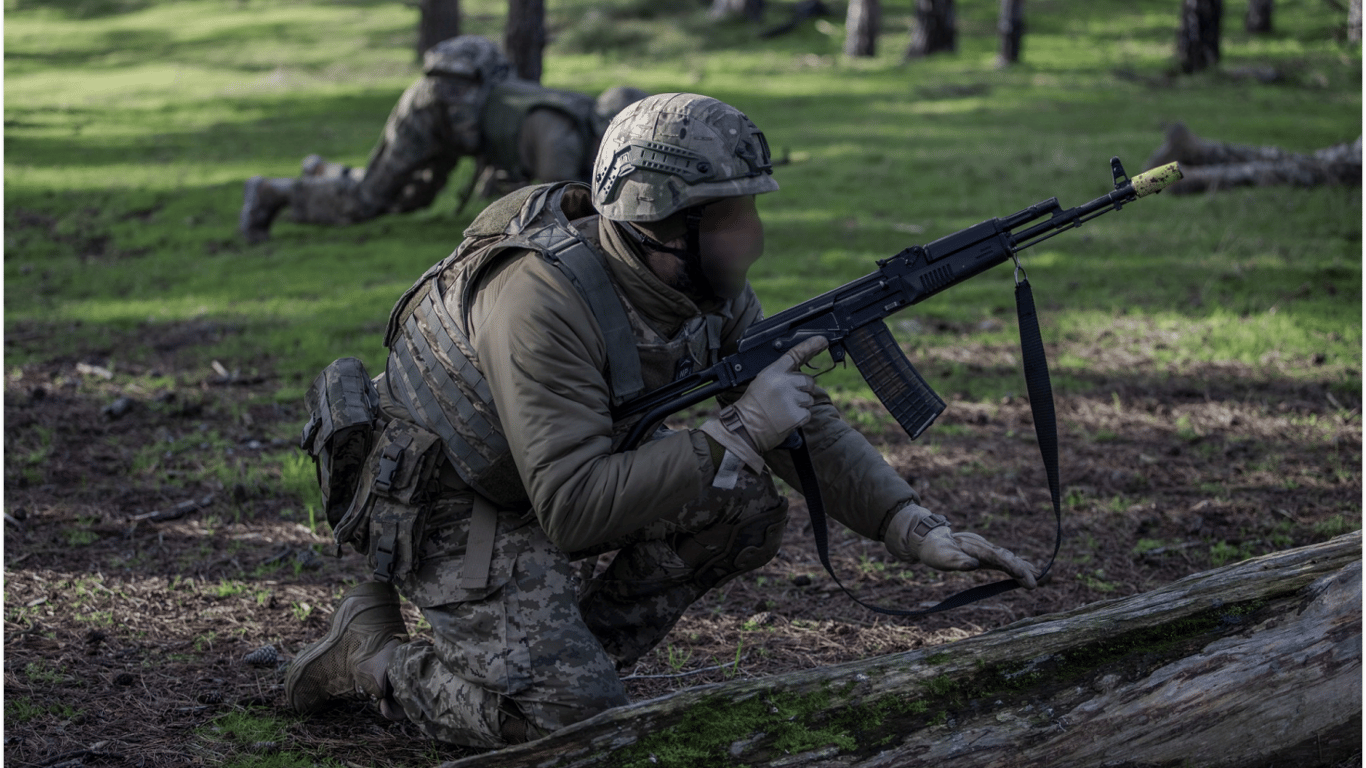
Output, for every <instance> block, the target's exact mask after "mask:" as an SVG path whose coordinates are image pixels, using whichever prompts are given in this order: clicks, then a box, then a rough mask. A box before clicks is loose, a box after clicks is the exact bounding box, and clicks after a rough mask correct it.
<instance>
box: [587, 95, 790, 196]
mask: <svg viewBox="0 0 1366 768" xmlns="http://www.w3.org/2000/svg"><path fill="white" fill-rule="evenodd" d="M776 189H778V182H777V181H775V180H774V179H773V166H772V163H771V162H770V159H769V151H768V142H767V141H766V140H765V139H764V134H763V133H761V132H760V131H759V129H758V128H757V127H756V126H755V125H754V123H753V122H751V121H750V119H749V118H748V117H745V115H744V113H742V112H740V111H739V110H738V109H736V108H734V107H732V106H730V105H729V104H726V103H724V102H722V101H718V100H716V99H713V98H711V97H709V96H700V95H698V94H695V93H662V94H657V95H654V96H649V97H646V98H644V99H642V100H640V101H637V102H636V103H634V104H632V105H630V106H628V107H627V108H626V109H624V110H622V112H621V113H619V114H618V115H617V116H616V117H615V118H613V119H612V122H611V124H609V125H608V126H607V132H606V133H604V134H603V137H602V144H601V147H600V148H599V150H598V155H597V159H596V161H595V162H594V164H593V205H594V207H595V208H597V209H598V211H599V212H600V213H601V214H602V215H603V216H605V217H607V218H608V219H611V220H613V221H621V222H627V221H635V222H651V221H660V220H662V219H665V218H668V217H669V216H671V215H672V214H674V213H677V212H678V211H682V210H684V209H687V208H691V207H693V206H695V205H698V204H700V203H704V202H707V201H709V200H716V199H719V198H726V197H739V196H742V195H757V194H762V193H764V192H772V191H774V190H776Z"/></svg>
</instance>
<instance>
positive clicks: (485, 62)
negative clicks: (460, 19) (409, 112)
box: [422, 35, 509, 83]
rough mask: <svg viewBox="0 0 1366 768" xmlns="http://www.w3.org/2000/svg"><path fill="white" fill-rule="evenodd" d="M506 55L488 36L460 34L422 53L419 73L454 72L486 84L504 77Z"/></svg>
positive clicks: (505, 75) (451, 73) (437, 73)
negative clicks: (420, 71)
mask: <svg viewBox="0 0 1366 768" xmlns="http://www.w3.org/2000/svg"><path fill="white" fill-rule="evenodd" d="M508 71H509V67H508V61H507V57H505V56H503V52H502V51H500V50H498V45H497V44H496V43H494V42H493V41H492V40H489V39H488V38H487V37H480V36H479V35H460V36H459V37H452V38H450V39H448V40H442V41H441V42H439V43H437V44H436V45H433V46H432V47H431V48H428V49H427V52H426V53H424V54H422V72H423V73H424V74H428V75H454V76H456V77H468V78H471V79H475V80H481V81H483V82H487V83H493V82H497V81H499V80H502V79H503V78H505V77H507V75H508Z"/></svg>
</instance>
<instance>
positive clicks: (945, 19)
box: [906, 0, 958, 59]
mask: <svg viewBox="0 0 1366 768" xmlns="http://www.w3.org/2000/svg"><path fill="white" fill-rule="evenodd" d="M957 48H958V32H957V22H956V20H955V18H954V12H953V0H915V29H913V30H911V44H910V45H909V46H907V48H906V58H908V59H914V58H919V57H921V56H929V55H930V54H932V53H940V52H950V53H951V52H953V51H955V50H957Z"/></svg>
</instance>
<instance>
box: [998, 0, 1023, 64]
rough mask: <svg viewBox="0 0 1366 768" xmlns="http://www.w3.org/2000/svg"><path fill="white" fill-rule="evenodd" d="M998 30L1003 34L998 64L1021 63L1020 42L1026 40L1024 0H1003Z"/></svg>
mask: <svg viewBox="0 0 1366 768" xmlns="http://www.w3.org/2000/svg"><path fill="white" fill-rule="evenodd" d="M996 31H997V32H998V33H999V34H1000V36H1001V53H1000V55H999V56H998V57H997V58H996V65H997V66H1001V67H1008V66H1010V65H1011V64H1018V63H1020V44H1021V43H1022V42H1023V41H1024V31H1025V22H1024V0H1001V19H1000V21H999V22H997V25H996Z"/></svg>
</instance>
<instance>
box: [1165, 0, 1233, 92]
mask: <svg viewBox="0 0 1366 768" xmlns="http://www.w3.org/2000/svg"><path fill="white" fill-rule="evenodd" d="M1223 15H1224V0H1181V25H1180V28H1179V29H1178V30H1177V33H1176V58H1177V59H1178V60H1179V61H1180V63H1181V71H1182V72H1185V73H1186V74H1188V75H1189V74H1191V73H1193V72H1199V71H1200V70H1202V69H1207V68H1209V67H1212V66H1214V65H1215V64H1218V63H1219V24H1220V22H1221V20H1222V18H1223Z"/></svg>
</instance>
